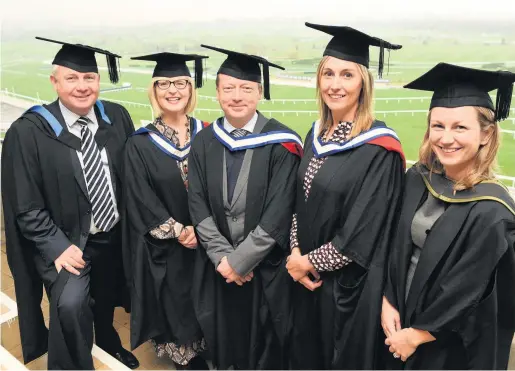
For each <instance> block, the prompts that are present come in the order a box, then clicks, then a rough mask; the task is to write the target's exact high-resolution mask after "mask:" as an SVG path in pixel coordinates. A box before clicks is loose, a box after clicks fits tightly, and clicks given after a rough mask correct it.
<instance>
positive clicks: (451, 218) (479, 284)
mask: <svg viewBox="0 0 515 371" xmlns="http://www.w3.org/2000/svg"><path fill="white" fill-rule="evenodd" d="M428 192H431V193H432V194H433V195H434V196H435V197H436V198H439V199H440V200H442V201H445V202H446V203H447V205H448V206H447V208H446V210H445V212H444V213H443V214H442V216H441V217H440V218H439V219H438V220H437V221H436V223H435V224H434V225H433V227H432V228H431V230H430V231H428V235H427V238H426V242H425V244H424V247H423V249H422V253H421V256H420V258H419V262H418V265H417V269H416V270H415V274H414V277H413V281H412V284H411V288H410V291H409V295H408V297H407V300H406V301H405V300H404V298H405V290H406V287H405V286H406V277H407V271H408V267H409V264H410V263H409V260H410V257H411V254H412V249H413V247H412V246H413V245H412V244H413V242H412V239H411V223H412V220H413V217H414V215H415V212H416V210H417V209H418V208H419V207H420V205H421V204H422V203H423V202H424V201H425V200H426V199H427V195H428ZM514 244H515V203H514V202H513V200H512V198H511V197H510V195H509V193H508V191H507V190H506V189H505V188H504V186H501V185H499V184H497V183H494V182H485V183H482V184H478V185H476V186H475V187H474V189H472V190H466V191H461V192H457V193H456V194H453V191H452V183H451V182H450V181H448V180H447V179H445V177H443V176H441V175H438V174H432V175H431V176H429V173H428V171H427V169H426V168H425V167H423V166H422V165H419V166H417V165H415V166H414V167H412V168H411V169H410V170H409V171H408V173H407V176H406V192H405V194H404V200H403V207H402V213H401V218H400V221H399V226H398V229H397V232H396V234H395V238H394V239H393V242H392V248H391V256H390V262H389V269H388V280H387V285H386V289H385V295H386V297H387V299H388V301H389V302H390V303H391V304H392V305H393V306H394V307H395V308H397V309H398V311H399V313H400V317H401V325H402V327H403V328H408V327H413V328H417V329H421V330H426V331H429V332H430V333H431V334H432V335H433V336H434V337H435V338H436V341H433V342H430V343H425V344H422V345H420V346H419V347H418V348H417V350H416V351H415V353H413V355H412V356H411V357H410V358H408V360H407V362H406V364H405V365H404V367H405V368H407V369H506V368H507V365H508V357H509V353H510V346H511V341H512V338H513V334H514V330H515V295H513V288H514V287H515V252H514ZM390 357H391V356H390ZM391 358H393V357H391ZM390 366H392V365H390ZM397 366H398V367H403V365H402V363H400V362H399V363H397Z"/></svg>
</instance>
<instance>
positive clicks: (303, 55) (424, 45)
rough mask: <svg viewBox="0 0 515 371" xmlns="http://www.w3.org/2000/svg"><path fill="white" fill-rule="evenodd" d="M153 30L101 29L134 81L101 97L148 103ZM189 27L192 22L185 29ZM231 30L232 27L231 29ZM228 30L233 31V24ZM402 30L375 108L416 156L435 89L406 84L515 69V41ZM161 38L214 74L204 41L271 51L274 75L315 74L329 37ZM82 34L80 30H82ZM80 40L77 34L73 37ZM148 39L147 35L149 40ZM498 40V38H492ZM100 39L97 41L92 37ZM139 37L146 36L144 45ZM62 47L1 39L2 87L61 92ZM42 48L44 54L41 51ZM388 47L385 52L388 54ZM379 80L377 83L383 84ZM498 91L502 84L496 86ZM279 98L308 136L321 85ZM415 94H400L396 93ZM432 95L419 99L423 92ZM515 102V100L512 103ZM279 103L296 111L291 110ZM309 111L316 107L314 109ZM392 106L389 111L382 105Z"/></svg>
mask: <svg viewBox="0 0 515 371" xmlns="http://www.w3.org/2000/svg"><path fill="white" fill-rule="evenodd" d="M157 31H158V30H155V32H152V31H148V32H147V33H146V34H143V33H141V32H140V33H138V43H136V42H134V41H133V40H132V39H131V35H130V34H127V35H123V37H122V36H120V35H97V36H96V37H97V40H98V44H99V45H103V46H104V47H105V48H106V49H109V50H117V51H119V53H120V54H122V55H123V56H124V58H123V59H122V60H121V62H122V63H121V66H122V69H123V71H122V74H121V79H120V83H119V84H118V86H121V84H123V83H130V84H131V89H130V90H125V91H115V92H105V93H102V94H101V98H102V99H107V100H121V101H126V102H134V103H139V104H141V105H148V98H147V93H146V89H147V86H148V83H149V81H150V76H151V72H150V71H151V69H152V68H153V64H152V63H148V62H139V61H132V60H130V58H129V57H130V56H135V55H141V54H147V53H151V52H154V51H155V50H156V49H155V48H156V47H155V46H154V47H150V46H147V45H149V44H150V43H149V42H148V41H149V40H152V41H154V38H155V37H156V36H155V35H156V34H157V33H159V32H157ZM184 31H185V32H188V29H185V30H184ZM229 31H230V30H229ZM229 31H228V32H229ZM397 34H398V35H400V36H395V34H392V35H386V36H385V38H386V39H387V40H389V41H392V42H397V43H400V44H403V45H404V47H403V49H401V50H399V51H395V52H394V51H392V52H391V54H390V65H389V74H387V68H386V67H385V76H384V78H386V79H388V80H390V82H391V84H390V85H391V86H394V88H388V89H381V88H378V89H376V91H375V97H376V98H377V100H376V101H375V110H376V112H377V114H376V117H377V119H379V120H382V121H385V122H386V123H387V124H388V125H389V126H390V127H392V128H393V129H394V130H395V131H396V132H397V133H398V135H399V137H400V139H401V141H402V145H403V148H404V151H405V152H406V157H407V159H409V160H416V159H417V153H418V147H419V145H420V142H421V140H422V137H423V135H424V132H425V129H426V117H427V113H426V111H427V108H428V106H429V100H428V99H427V98H428V97H429V96H430V95H429V94H428V93H425V92H420V91H411V90H407V89H402V88H400V87H401V86H402V85H403V84H405V83H407V82H409V81H410V80H412V79H414V78H416V77H417V76H419V75H421V74H422V73H424V72H425V71H427V70H428V69H430V68H431V67H432V66H434V65H435V64H436V63H438V62H439V61H447V62H451V63H463V64H467V65H468V66H473V67H477V68H488V67H490V68H494V69H497V68H501V69H505V70H512V71H515V48H514V47H513V45H509V43H505V42H503V41H502V39H501V38H500V37H499V36H497V35H495V36H491V35H485V36H481V37H479V38H478V37H474V35H472V34H471V35H468V34H466V33H462V34H461V35H456V36H448V35H447V36H446V35H443V36H441V37H439V38H438V37H433V38H430V37H427V36H425V35H429V34H430V33H429V31H428V32H423V31H418V32H411V33H409V36H406V35H408V34H407V33H406V34H404V33H397ZM159 37H161V39H156V40H155V43H154V45H166V48H163V47H161V48H159V50H170V51H173V50H181V51H182V52H189V53H199V54H207V55H209V56H210V58H209V59H208V60H207V61H206V71H207V73H208V74H211V75H213V74H214V73H215V72H216V69H217V66H219V65H220V63H221V62H222V60H223V57H222V56H221V55H220V54H218V53H212V52H210V51H207V50H206V49H203V48H200V47H199V44H200V43H201V42H202V43H206V44H211V45H220V46H222V47H228V48H233V49H235V50H242V51H245V52H248V53H252V54H260V55H265V56H266V57H267V58H268V59H270V60H272V61H274V62H277V63H278V64H281V65H283V66H284V67H285V68H286V71H277V70H275V69H271V74H272V79H273V78H275V77H276V76H277V73H278V72H282V73H286V74H288V75H303V76H313V73H314V71H315V70H316V63H317V61H318V60H319V58H320V54H321V51H322V50H323V48H324V46H325V43H326V42H327V41H328V38H327V37H325V36H323V35H322V34H318V33H316V32H310V31H309V30H305V29H304V28H301V27H299V33H298V34H294V33H293V34H292V35H283V34H282V33H277V32H276V31H274V30H269V31H268V33H266V34H265V35H261V38H260V39H259V40H255V42H252V43H250V42H248V38H249V37H252V32H251V31H248V32H239V33H232V34H230V35H229V34H228V35H225V36H223V38H224V40H226V41H225V42H223V43H220V42H219V40H218V39H219V37H220V36H217V35H212V33H211V32H210V30H209V29H208V30H195V36H192V37H190V38H189V39H188V40H185V39H184V37H180V36H175V35H172V34H170V35H166V37H165V36H159ZM75 38H76V39H78V40H80V39H81V38H80V35H77V36H76V37H75ZM504 38H505V40H506V39H507V40H515V35H514V36H513V37H510V35H506V36H504ZM72 40H73V37H72ZM145 40H146V41H147V42H146V44H145ZM492 41H493V42H492ZM91 43H92V44H93V45H94V44H96V42H94V40H92V41H91ZM139 43H144V44H142V45H139ZM55 50H57V48H56V47H49V45H48V44H46V43H42V42H38V41H34V40H30V39H28V38H27V39H26V40H25V39H24V40H14V41H10V42H9V41H8V42H4V40H3V41H2V55H1V57H2V71H1V88H2V89H4V90H5V89H7V90H8V91H10V92H13V91H14V92H15V93H17V94H22V95H26V96H29V97H35V98H39V99H41V100H47V101H51V100H54V99H55V93H54V91H53V89H52V87H51V84H50V82H49V81H48V79H49V78H48V76H49V73H50V65H49V64H50V62H51V59H52V57H53V55H54V54H53V53H55ZM377 54H378V50H377V48H373V49H371V67H372V70H373V72H374V67H375V65H376V62H375V61H376V60H377ZM36 56H37V57H36ZM387 58H388V53H386V59H387ZM98 61H99V65H100V66H102V65H103V63H104V61H103V58H98ZM142 68H145V69H148V72H147V73H135V72H128V71H127V69H129V70H134V69H139V70H140V71H141V69H142ZM101 76H102V83H101V88H109V87H112V85H111V84H110V83H109V81H108V79H107V75H106V73H105V70H101ZM379 85H380V84H378V86H379ZM494 93H495V92H494ZM198 94H199V95H202V96H208V97H214V96H215V95H216V94H215V86H214V80H209V79H208V80H206V81H205V85H204V87H203V88H202V89H199V91H198ZM271 95H272V99H273V102H266V101H264V102H262V103H260V106H259V109H260V110H261V111H263V112H264V113H265V115H267V116H273V117H274V118H276V119H277V120H279V121H281V122H283V123H284V124H286V125H288V126H289V127H291V128H293V129H294V130H296V131H297V132H298V133H299V134H300V135H301V136H302V137H304V136H305V134H306V132H307V131H308V130H309V128H310V127H311V124H312V123H313V121H314V120H316V119H317V114H316V111H317V106H316V104H315V102H314V101H313V99H314V98H315V91H314V89H312V88H304V87H297V86H284V85H273V86H272V88H271ZM410 97H411V98H413V99H411V100H408V99H400V100H397V99H396V98H410ZM421 97H422V98H424V97H425V98H426V99H420V98H421ZM281 99H290V100H294V99H298V100H302V99H308V100H310V101H308V102H302V101H296V102H294V101H281ZM124 105H125V106H126V107H127V109H128V110H129V112H130V114H131V116H132V118H133V120H134V122H135V124H136V126H139V125H140V123H141V120H150V119H151V111H150V108H149V106H136V105H132V104H124ZM512 107H514V108H515V104H512ZM197 108H198V109H199V110H198V111H196V112H195V116H196V117H197V118H199V119H202V120H205V121H213V120H214V119H216V118H217V117H219V116H221V111H219V105H218V102H216V101H213V100H212V99H199V100H198V106H197ZM204 109H212V110H216V111H215V112H207V111H203V110H204ZM413 110H421V111H423V112H420V113H394V111H413ZM280 111H291V112H289V113H284V112H280ZM308 111H312V112H311V113H310V112H308ZM383 111H389V112H387V113H379V112H383ZM512 116H513V118H515V110H514V109H513V108H512ZM501 127H502V128H503V129H504V130H515V120H506V121H504V122H502V123H501ZM499 164H500V172H501V173H502V174H504V175H511V176H515V139H514V136H513V134H507V133H505V134H504V135H503V136H502V147H501V151H500V154H499Z"/></svg>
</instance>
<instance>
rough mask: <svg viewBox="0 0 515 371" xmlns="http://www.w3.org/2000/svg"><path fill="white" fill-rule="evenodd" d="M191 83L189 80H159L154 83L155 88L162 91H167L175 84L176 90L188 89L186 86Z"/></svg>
mask: <svg viewBox="0 0 515 371" xmlns="http://www.w3.org/2000/svg"><path fill="white" fill-rule="evenodd" d="M189 83H190V82H189V81H188V80H175V81H170V80H157V81H156V82H155V83H154V86H157V87H158V88H159V89H161V90H167V89H168V88H170V85H172V84H173V86H175V88H176V89H178V90H182V89H184V88H186V86H188V84H189Z"/></svg>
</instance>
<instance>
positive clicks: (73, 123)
mask: <svg viewBox="0 0 515 371" xmlns="http://www.w3.org/2000/svg"><path fill="white" fill-rule="evenodd" d="M59 108H60V109H61V113H62V114H63V118H64V121H65V122H66V126H67V127H68V131H69V132H70V133H72V134H73V135H75V136H76V137H78V138H81V129H82V126H81V125H80V124H79V123H77V120H78V119H79V117H81V116H79V115H77V114H76V113H73V112H72V111H70V110H69V109H68V108H66V107H65V106H64V104H62V103H61V101H60V100H59ZM85 117H87V118H88V119H89V120H90V121H89V122H88V129H89V130H91V133H92V134H93V137H94V136H95V134H96V132H97V130H98V121H97V116H96V115H95V108H94V107H91V109H90V110H89V112H88V114H87V115H86V116H85ZM77 156H78V157H79V161H80V166H81V167H82V170H83V172H84V163H83V161H82V152H81V151H77ZM100 158H101V161H102V165H103V168H104V171H105V173H106V174H107V184H108V186H109V192H110V193H111V200H113V204H114V216H115V218H116V219H115V221H114V223H113V226H114V225H115V224H116V223H118V222H119V221H120V214H119V213H118V206H117V204H116V197H115V194H114V189H113V182H112V181H111V171H110V169H109V160H108V157H107V152H106V149H105V148H102V150H101V151H100ZM84 177H85V175H84ZM92 215H93V214H92ZM98 232H101V230H100V229H98V228H97V227H96V226H95V223H94V222H93V216H92V217H91V226H90V228H89V233H91V234H95V233H98Z"/></svg>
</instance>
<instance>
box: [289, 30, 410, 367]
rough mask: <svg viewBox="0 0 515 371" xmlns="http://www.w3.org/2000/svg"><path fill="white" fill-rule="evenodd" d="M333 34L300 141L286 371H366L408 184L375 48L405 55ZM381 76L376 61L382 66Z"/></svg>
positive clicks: (377, 345)
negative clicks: (376, 83)
mask: <svg viewBox="0 0 515 371" xmlns="http://www.w3.org/2000/svg"><path fill="white" fill-rule="evenodd" d="M306 25H307V26H308V27H312V28H315V29H317V30H320V31H323V32H326V33H329V34H331V35H333V39H332V40H331V41H330V42H329V44H328V45H327V48H326V50H325V52H324V58H323V59H322V61H321V62H320V64H319V67H318V73H317V91H318V101H319V107H320V111H321V118H320V120H319V121H316V122H315V123H314V124H313V128H312V129H311V130H310V131H309V133H308V134H307V137H306V141H305V145H304V148H305V155H304V157H303V159H302V162H301V164H300V166H299V171H298V178H297V185H298V186H297V202H296V215H295V216H294V220H293V225H292V230H291V248H292V251H291V255H290V256H289V258H288V263H287V268H288V271H289V272H290V275H291V277H292V278H293V279H294V280H295V281H297V282H298V283H300V284H299V285H296V287H295V292H294V304H293V305H294V308H293V311H294V322H293V323H294V325H293V336H292V339H293V347H292V356H291V361H292V367H293V368H294V369H295V368H313V369H332V368H335V369H344V368H345V369H372V368H374V367H375V365H376V362H375V355H376V353H377V351H378V349H383V347H384V345H383V342H382V341H380V340H379V336H378V335H380V334H381V331H380V321H379V320H380V313H381V300H382V288H383V286H382V285H383V281H384V265H385V259H386V256H387V241H388V238H389V237H390V234H391V232H392V230H393V228H394V227H395V221H396V216H397V213H396V211H397V209H398V206H399V201H400V195H401V190H402V184H403V177H404V160H403V154H402V149H401V146H400V143H399V141H398V139H397V136H396V134H395V132H394V131H393V130H391V129H390V128H388V127H387V126H386V125H385V124H384V123H383V122H380V121H377V120H374V118H373V113H372V95H373V87H372V85H373V77H372V74H371V73H370V72H369V70H368V61H369V52H368V48H369V46H370V45H372V46H380V47H381V55H382V54H383V49H384V48H385V47H386V48H389V49H399V48H400V47H401V46H399V45H393V44H389V43H387V42H386V41H383V40H380V39H377V38H374V37H370V36H368V35H365V34H363V33H361V32H359V31H357V30H354V29H352V28H350V27H336V26H322V25H314V24H309V23H306ZM380 62H381V63H380V72H381V69H382V58H381V59H380Z"/></svg>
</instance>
